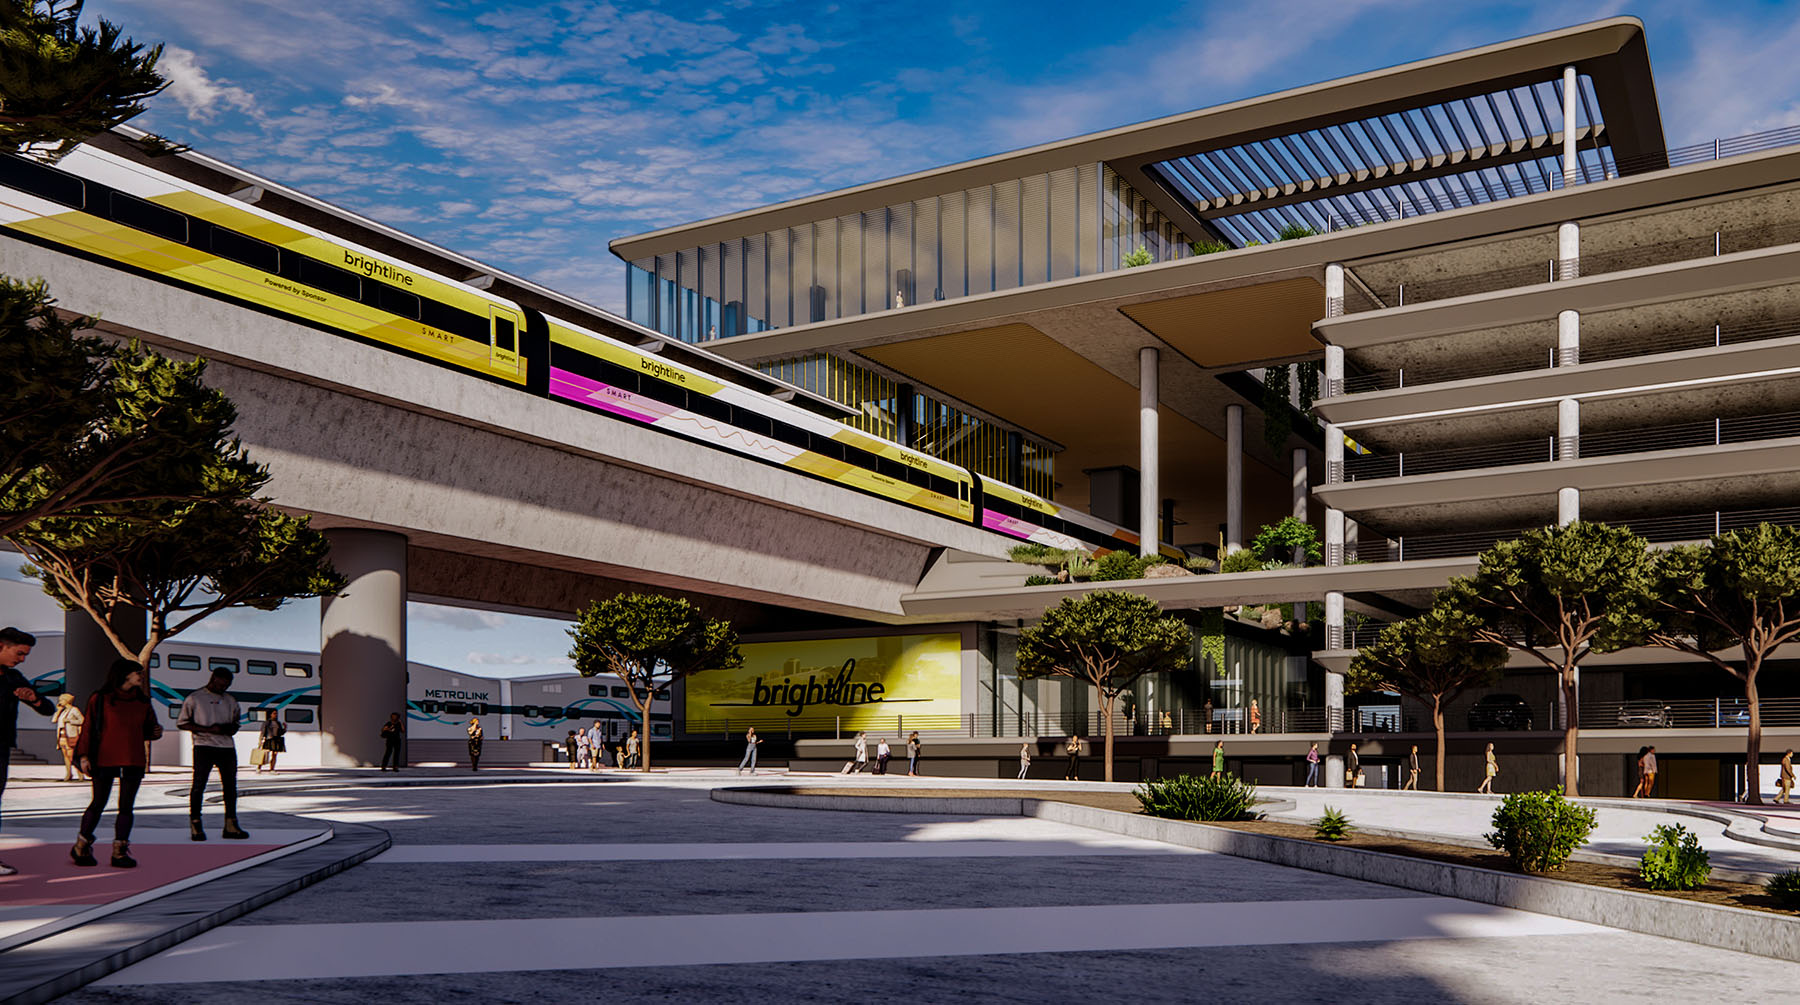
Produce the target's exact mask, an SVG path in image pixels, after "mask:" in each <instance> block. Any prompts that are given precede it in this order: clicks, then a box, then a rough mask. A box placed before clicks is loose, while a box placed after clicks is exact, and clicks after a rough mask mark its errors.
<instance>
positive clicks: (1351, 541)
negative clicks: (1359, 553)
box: [1344, 516, 1356, 560]
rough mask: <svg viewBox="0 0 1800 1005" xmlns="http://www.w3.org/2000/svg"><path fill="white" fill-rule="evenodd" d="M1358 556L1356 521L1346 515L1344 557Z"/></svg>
mask: <svg viewBox="0 0 1800 1005" xmlns="http://www.w3.org/2000/svg"><path fill="white" fill-rule="evenodd" d="M1355 557H1356V521H1355V520H1352V519H1350V518H1349V517H1348V516H1346V517H1344V558H1345V559H1346V560H1348V559H1352V558H1355Z"/></svg>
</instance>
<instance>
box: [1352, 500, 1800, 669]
mask: <svg viewBox="0 0 1800 1005" xmlns="http://www.w3.org/2000/svg"><path fill="white" fill-rule="evenodd" d="M1607 522H1608V523H1610V524H1613V525H1615V526H1620V527H1629V528H1630V529H1631V530H1633V531H1636V532H1637V533H1638V534H1639V535H1641V536H1642V537H1643V538H1644V539H1646V540H1648V541H1650V542H1651V543H1653V544H1669V543H1673V542H1677V541H1703V540H1705V539H1707V538H1709V537H1712V536H1713V535H1715V534H1722V533H1724V532H1725V531H1728V530H1739V529H1741V528H1744V527H1754V526H1756V525H1757V524H1760V523H1772V524H1775V525H1777V526H1783V527H1800V506H1775V507H1763V508H1758V509H1740V510H1708V511H1706V512H1701V513H1681V514H1675V515H1672V516H1658V517H1632V518H1629V519H1624V520H1607ZM1532 526H1533V527H1535V526H1538V525H1532ZM1529 529H1532V528H1531V527H1525V526H1518V527H1504V528H1492V529H1486V530H1478V531H1461V532H1456V533H1446V534H1404V535H1401V536H1400V537H1396V538H1380V537H1368V538H1359V539H1358V541H1357V547H1356V553H1355V557H1356V558H1357V559H1358V560H1360V561H1363V562H1372V563H1373V562H1400V561H1406V560H1408V559H1426V558H1463V557H1469V556H1474V555H1478V554H1480V553H1481V552H1483V551H1486V550H1487V549H1488V548H1490V547H1492V546H1493V545H1494V544H1496V543H1498V542H1500V541H1509V540H1512V539H1513V538H1515V537H1518V536H1519V535H1520V534H1522V533H1524V532H1525V531H1526V530H1529ZM1379 627H1380V626H1377V628H1376V630H1377V631H1378V630H1379ZM1368 637H1369V638H1373V637H1374V635H1373V633H1370V634H1369V636H1368ZM1346 648H1351V649H1354V648H1357V646H1356V645H1354V644H1352V643H1350V642H1349V641H1348V639H1347V640H1346Z"/></svg>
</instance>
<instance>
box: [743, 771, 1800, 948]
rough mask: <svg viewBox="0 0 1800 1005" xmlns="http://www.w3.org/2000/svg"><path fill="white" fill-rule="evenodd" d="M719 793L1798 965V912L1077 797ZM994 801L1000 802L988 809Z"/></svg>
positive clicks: (760, 802) (752, 801) (748, 800)
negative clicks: (1419, 899)
mask: <svg viewBox="0 0 1800 1005" xmlns="http://www.w3.org/2000/svg"><path fill="white" fill-rule="evenodd" d="M713 799H715V800H717V801H719V802H726V803H738V804H742V805H753V806H779V807H786V808H792V809H851V808H853V807H851V806H847V805H844V803H846V802H849V801H852V800H854V801H855V802H856V803H858V804H859V805H858V806H856V807H854V808H858V809H864V810H865V811H868V810H875V808H874V807H872V806H865V805H860V804H867V803H874V802H881V801H888V802H895V803H924V804H927V805H928V806H930V807H931V808H925V807H919V808H916V809H908V808H906V807H904V806H901V807H884V808H881V809H879V810H875V811H876V812H887V813H907V812H912V813H957V812H962V813H969V812H983V813H1001V812H1005V811H1004V810H1002V809H999V808H998V807H999V806H1001V805H1003V804H1014V805H1016V806H1017V807H1018V808H1017V810H1016V811H1015V812H1017V813H1018V815H1020V816H1029V817H1037V818H1039V819H1043V820H1052V821H1055V822H1057V823H1065V824H1071V825H1074V826H1077V827H1089V828H1092V829H1094V830H1102V831H1107V832H1110V833H1114V834H1122V835H1125V836H1128V837H1136V838H1144V839H1147V840H1151V841H1161V842H1164V843H1166V844H1173V845H1179V846H1181V847H1184V848H1196V849H1199V850H1201V851H1211V852H1218V853H1220V854H1224V855H1232V856H1235V857H1238V858H1248V859H1254V860H1256V861H1259V862H1269V863H1272V864H1275V865H1285V866H1289V867H1291V868H1296V869H1306V870H1308V871H1311V872H1322V873H1328V874H1330V875H1334V876H1343V877H1345V878H1348V879H1360V880H1365V881H1367V882H1372V883H1382V884H1385V885H1388V886H1397V887H1400V888H1402V889H1407V890H1417V891H1419V892H1421V893H1429V894H1434V895H1436V896H1441V897H1457V898H1460V899H1463V900H1472V901H1476V902H1478V903H1483V904H1492V905H1494V906H1496V907H1508V908H1513V909H1516V910H1521V911H1531V912H1534V913H1537V914H1548V915H1553V916H1555V917H1559V918H1568V919H1570V920H1572V921H1585V922H1588V923H1590V924H1595V925H1604V926H1607V927H1610V928H1618V929H1623V930H1625V931H1630V932H1638V933H1640V934H1643V935H1656V936H1661V937H1663V938H1669V939H1676V940H1678V941H1681V942H1691V943H1694V944H1696V945H1702V946H1711V947H1713V948H1715V949H1730V950H1734V951H1736V952H1740V953H1750V954H1753V955H1756V956H1767V957H1771V958H1773V959H1778V960H1788V961H1790V962H1795V963H1800V916H1796V917H1784V916H1782V915H1779V914H1770V913H1767V912H1763V911H1752V910H1748V909H1745V908H1741V907H1724V906H1720V905H1717V904H1703V903H1695V902H1693V901H1685V900H1679V899H1676V898H1673V897H1659V896H1657V895H1655V894H1650V893H1639V892H1637V891H1635V890H1612V889H1607V888H1605V887H1598V886H1588V885H1586V884H1582V883H1571V882H1566V881H1563V880H1557V879H1549V878H1545V877H1539V876H1526V875H1519V874H1515V873H1507V872H1499V871H1496V870H1493V869H1481V868H1477V867H1474V866H1465V865H1451V864H1449V863H1445V862H1432V861H1427V860H1423V859H1415V858H1408V857H1406V856H1403V855H1393V854H1389V853H1387V852H1377V851H1365V850H1363V849H1360V848H1343V847H1338V846H1335V845H1328V844H1321V843H1318V842H1313V841H1302V840H1298V839H1295V838H1286V837H1277V836H1275V835H1272V834H1255V833H1251V832H1248V831H1239V830H1231V829H1229V828H1225V827H1209V826H1207V825H1206V824H1201V823H1191V822H1188V821H1185V820H1165V819H1162V818H1159V817H1146V816H1142V815H1139V814H1136V813H1122V812H1120V811H1118V810H1103V809H1097V808H1095V807H1091V806H1080V805H1077V804H1074V803H1062V802H1054V801H1049V800H1040V799H1031V798H1019V799H994V798H970V799H964V800H960V802H962V803H964V804H981V805H982V806H983V807H984V808H983V809H979V810H976V809H961V810H959V809H957V808H955V807H954V806H953V805H952V804H954V803H957V802H959V800H956V799H953V798H944V799H937V798H927V799H910V798H907V797H904V796H901V797H894V796H847V797H839V796H825V795H796V794H791V793H783V792H778V791H771V790H768V789H760V790H758V789H733V790H728V791H727V790H714V791H713ZM989 806H991V807H994V808H986V807H989Z"/></svg>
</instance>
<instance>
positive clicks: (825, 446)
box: [810, 434, 844, 461]
mask: <svg viewBox="0 0 1800 1005" xmlns="http://www.w3.org/2000/svg"><path fill="white" fill-rule="evenodd" d="M810 447H811V449H812V452H813V453H815V454H818V455H820V456H822V457H829V458H831V459H832V460H834V461H841V460H844V445H843V444H842V443H839V442H838V441H837V440H834V439H832V438H831V437H829V436H820V435H817V434H814V435H813V437H812V443H811V444H810Z"/></svg>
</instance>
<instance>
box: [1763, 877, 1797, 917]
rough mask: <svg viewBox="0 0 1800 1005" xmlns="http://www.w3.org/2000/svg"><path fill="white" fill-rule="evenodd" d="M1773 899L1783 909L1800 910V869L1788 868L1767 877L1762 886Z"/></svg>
mask: <svg viewBox="0 0 1800 1005" xmlns="http://www.w3.org/2000/svg"><path fill="white" fill-rule="evenodd" d="M1763 889H1765V890H1767V891H1769V896H1770V897H1771V898H1772V899H1773V900H1774V901H1775V906H1776V907H1779V908H1781V909H1782V910H1784V911H1800V869H1789V870H1788V871H1786V872H1778V873H1776V874H1775V875H1774V876H1771V877H1769V882H1768V883H1766V884H1765V885H1764V886H1763Z"/></svg>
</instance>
